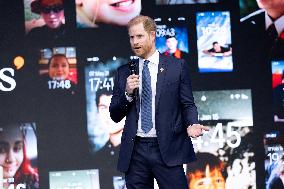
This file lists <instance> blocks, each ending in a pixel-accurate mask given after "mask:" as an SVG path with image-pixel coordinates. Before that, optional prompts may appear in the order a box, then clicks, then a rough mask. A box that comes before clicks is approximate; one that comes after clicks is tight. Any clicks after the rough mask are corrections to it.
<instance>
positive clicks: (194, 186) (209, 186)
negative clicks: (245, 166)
mask: <svg viewBox="0 0 284 189" xmlns="http://www.w3.org/2000/svg"><path fill="white" fill-rule="evenodd" d="M189 189H225V179H224V178H223V176H222V173H221V171H220V170H219V169H218V168H215V169H211V170H210V167H209V165H207V166H206V168H205V170H204V172H203V171H195V172H194V173H192V174H190V183H189Z"/></svg>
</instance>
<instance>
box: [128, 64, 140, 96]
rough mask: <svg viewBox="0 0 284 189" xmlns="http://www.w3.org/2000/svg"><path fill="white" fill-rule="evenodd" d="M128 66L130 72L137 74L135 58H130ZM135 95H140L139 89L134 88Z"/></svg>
mask: <svg viewBox="0 0 284 189" xmlns="http://www.w3.org/2000/svg"><path fill="white" fill-rule="evenodd" d="M128 67H129V69H130V74H131V75H132V74H134V75H137V71H136V70H137V69H136V64H135V61H134V60H130V61H129V62H128ZM133 96H134V98H136V97H137V96H138V89H134V90H133Z"/></svg>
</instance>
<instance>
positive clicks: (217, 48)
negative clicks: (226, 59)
mask: <svg viewBox="0 0 284 189" xmlns="http://www.w3.org/2000/svg"><path fill="white" fill-rule="evenodd" d="M213 48H214V50H215V52H221V47H220V45H219V43H215V44H214V45H213Z"/></svg>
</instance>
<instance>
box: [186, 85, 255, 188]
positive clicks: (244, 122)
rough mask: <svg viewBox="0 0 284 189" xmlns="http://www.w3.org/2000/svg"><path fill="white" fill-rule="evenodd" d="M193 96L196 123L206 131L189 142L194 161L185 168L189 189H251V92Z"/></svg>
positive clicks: (253, 182)
mask: <svg viewBox="0 0 284 189" xmlns="http://www.w3.org/2000/svg"><path fill="white" fill-rule="evenodd" d="M193 96H194V98H195V103H196V106H197V107H198V113H199V122H200V123H201V124H203V125H206V126H208V127H209V128H210V130H209V131H208V132H205V133H204V134H203V136H200V137H198V138H196V139H192V143H193V146H194V149H195V152H196V156H197V161H196V162H192V163H189V164H188V165H187V176H188V178H189V188H190V189H193V188H195V187H196V186H198V185H200V184H203V185H204V186H210V185H218V186H219V187H220V188H231V187H230V186H236V184H237V186H239V188H250V187H251V188H255V187H256V171H255V157H254V151H253V149H252V146H253V139H252V136H253V130H252V126H253V115H252V99H251V91H250V90H245V89H242V90H220V91H196V92H193ZM240 180H241V183H239V181H240ZM209 181H210V182H209Z"/></svg>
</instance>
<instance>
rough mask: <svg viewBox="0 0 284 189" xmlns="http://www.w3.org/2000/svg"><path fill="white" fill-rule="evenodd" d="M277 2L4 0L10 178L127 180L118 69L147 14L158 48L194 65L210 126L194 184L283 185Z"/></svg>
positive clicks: (110, 188) (1, 147) (111, 188)
mask: <svg viewBox="0 0 284 189" xmlns="http://www.w3.org/2000/svg"><path fill="white" fill-rule="evenodd" d="M275 7H284V2H283V1H282V0H273V1H262V0H153V1H147V0H126V1H125V0H123V1H99V0H68V1H67V0H64V1H63V0H19V1H1V2H0V14H1V16H0V23H1V26H0V41H1V43H0V177H2V178H3V179H0V188H1V187H2V186H3V188H5V189H14V188H15V189H22V188H28V189H39V188H40V189H48V188H49V189H126V186H125V179H124V175H123V173H121V172H118V171H117V170H116V165H117V158H118V153H119V147H120V142H121V141H120V138H121V135H122V133H123V128H124V122H125V119H123V120H122V121H121V122H119V123H115V122H113V121H112V120H111V119H110V114H109V106H110V102H111V97H112V91H113V85H114V80H115V73H116V69H117V68H118V67H119V66H121V65H124V64H127V63H128V62H129V61H130V60H132V59H135V58H137V57H135V56H134V54H133V53H132V52H131V49H130V44H129V38H128V31H127V28H126V25H127V22H128V21H129V20H130V19H131V18H133V17H135V16H137V15H139V14H142V15H148V16H150V17H152V18H153V19H154V20H155V22H156V24H157V32H156V48H157V50H158V51H159V52H160V53H161V54H164V55H166V56H173V57H175V58H178V59H184V60H185V61H186V62H187V64H188V65H189V68H190V74H191V75H190V77H191V81H192V87H193V95H194V99H195V103H196V106H197V108H198V114H199V115H198V116H199V117H198V118H199V122H200V123H201V124H203V125H206V126H209V128H210V130H209V131H208V132H206V133H204V135H203V136H201V137H198V138H196V139H192V142H193V145H194V149H195V152H196V156H197V158H198V160H197V161H196V162H192V163H189V164H187V165H184V171H185V174H186V176H187V178H188V188H189V189H201V188H206V187H209V186H211V187H213V188H224V189H225V188H226V189H255V188H257V189H274V188H277V187H278V188H279V187H283V186H284V184H283V183H284V163H283V162H284V153H283V147H284V142H283V140H284V135H283V133H284V22H283V20H284V15H283V12H284V10H283V9H284V8H283V9H282V10H280V13H278V14H275V13H277V11H276V10H279V9H276V8H275ZM274 9H275V11H276V12H271V10H274ZM281 11H282V12H281ZM272 13H274V14H272ZM271 25H273V26H274V27H273V26H271ZM270 26H271V27H270ZM271 28H272V29H271ZM277 184H278V185H277ZM155 188H156V189H157V188H158V186H157V185H155Z"/></svg>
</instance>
